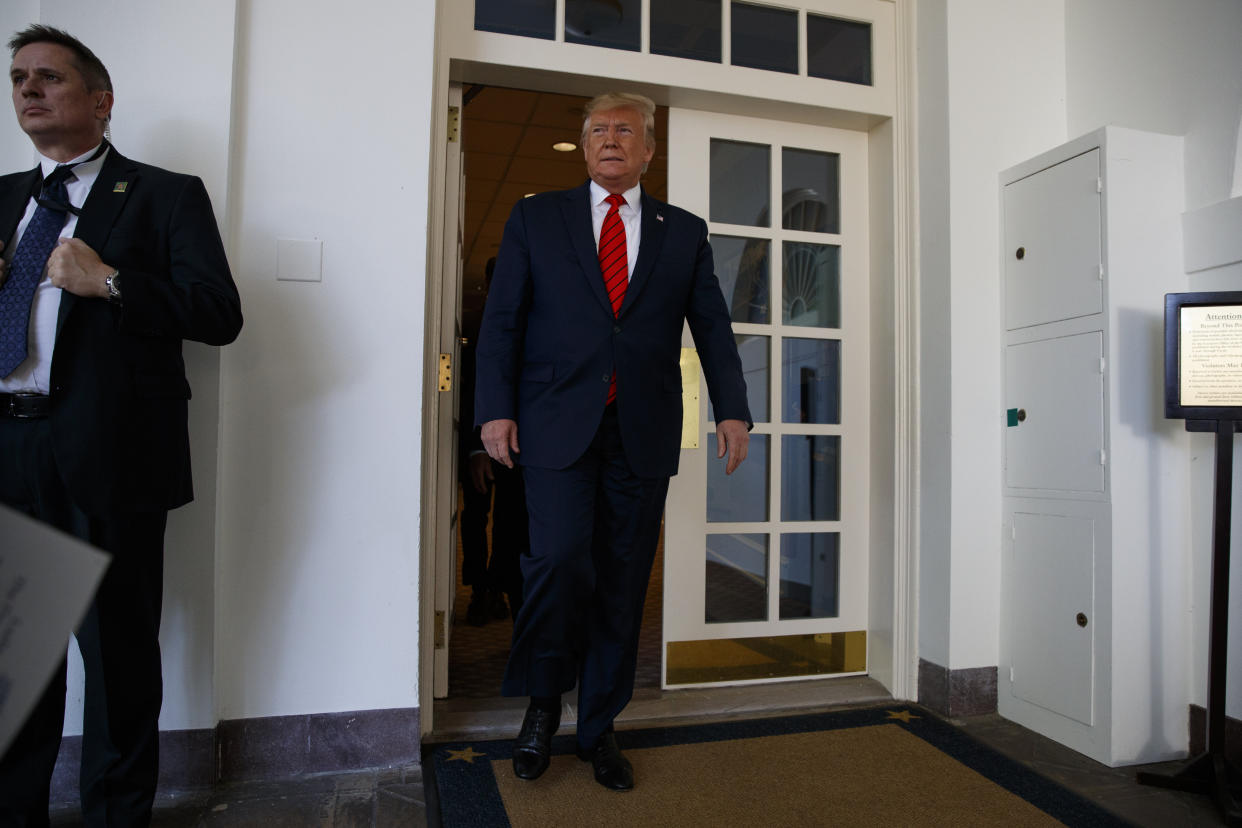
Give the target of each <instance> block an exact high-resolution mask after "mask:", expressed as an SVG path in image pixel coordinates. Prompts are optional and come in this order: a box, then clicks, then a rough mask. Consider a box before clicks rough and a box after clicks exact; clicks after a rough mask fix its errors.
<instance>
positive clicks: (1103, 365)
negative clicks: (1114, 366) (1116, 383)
mask: <svg viewBox="0 0 1242 828" xmlns="http://www.w3.org/2000/svg"><path fill="white" fill-rule="evenodd" d="M1107 365H1108V363H1106V362H1105V361H1104V357H1100V373H1101V374H1103V373H1105V367H1106V366H1107Z"/></svg>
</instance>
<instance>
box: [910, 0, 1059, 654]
mask: <svg viewBox="0 0 1242 828" xmlns="http://www.w3.org/2000/svg"><path fill="white" fill-rule="evenodd" d="M1064 7H1065V3H1064V0H1038V2H1032V0H946V2H944V3H943V4H941V3H937V2H930V3H926V4H922V3H921V4H920V6H919V9H920V11H919V17H920V28H921V29H923V27H924V26H927V27H928V28H927V29H926V30H924V31H921V34H920V47H921V48H923V49H924V50H925V51H926V54H925V55H921V56H920V69H923V68H924V65H925V64H926V65H927V67H928V68H929V70H930V71H932V72H933V73H935V74H933V75H932V76H931V77H929V78H927V79H923V80H921V85H920V142H921V143H920V148H921V154H920V159H919V164H920V171H921V172H920V187H921V188H922V189H921V191H920V202H921V210H922V216H921V222H922V224H921V229H920V233H921V235H922V239H921V245H920V247H921V251H922V252H923V254H924V255H925V256H926V259H925V260H924V261H923V262H922V269H921V272H920V279H921V280H922V282H923V299H924V303H925V304H924V318H923V330H922V338H923V353H924V356H925V367H926V369H927V371H928V372H927V373H925V374H924V376H923V378H922V384H921V389H922V394H923V404H924V406H925V407H927V406H930V408H929V409H928V410H926V411H925V412H924V415H923V426H924V433H923V435H922V443H923V446H924V447H925V452H926V453H925V455H924V458H923V465H924V472H923V498H924V503H923V509H924V514H923V523H924V526H923V533H922V535H923V541H924V543H925V544H929V545H930V548H929V546H928V545H925V546H924V547H923V549H922V560H921V563H920V567H919V577H920V579H921V586H920V596H921V607H920V639H921V640H920V644H921V645H926V647H925V649H923V650H922V651H921V656H922V657H923V658H926V659H928V660H930V661H933V662H936V663H937V664H940V666H943V667H949V668H951V669H961V668H969V667H987V666H995V665H996V664H997V660H998V649H999V637H998V636H999V624H1000V607H999V595H1000V513H1001V512H1000V489H1001V451H1000V449H1001V422H1002V417H1001V415H1002V411H1003V408H1002V405H1001V390H1000V380H1001V366H1000V323H999V321H998V320H999V312H1000V290H999V267H1000V264H999V261H1000V260H999V244H1000V229H999V204H1000V200H999V195H998V179H997V175H998V173H999V172H1000V171H1001V170H1003V169H1005V168H1007V167H1009V166H1012V165H1013V164H1015V163H1017V162H1019V161H1021V160H1023V159H1025V158H1027V157H1029V156H1031V155H1035V154H1036V153H1038V152H1042V151H1043V150H1046V149H1048V148H1050V147H1052V146H1055V145H1056V144H1058V143H1061V142H1062V141H1064V139H1065V137H1066V118H1065V50H1064V21H1065V8H1064ZM940 27H943V34H942V35H941V34H938V33H937V32H936V31H935V30H936V29H937V28H940ZM941 49H943V50H944V54H943V55H940V54H939V50H941ZM941 62H943V69H940V68H939V64H941ZM940 72H943V81H941V80H940V77H939V73H940ZM937 106H942V107H943V111H934V108H935V107H937ZM925 126H930V130H929V134H924V128H925ZM946 306H947V308H946ZM946 309H947V318H945V316H944V311H945V310H946ZM946 341H947V362H946V355H945V350H944V349H945V348H946ZM946 418H947V420H946ZM946 432H947V433H946ZM937 441H943V442H941V443H940V444H939V445H937ZM946 465H947V468H945V467H944V466H946ZM946 479H947V480H948V499H947V501H946V499H945V497H944V490H943V489H940V490H939V491H938V490H937V487H941V486H943V483H944V481H945V480H946ZM946 568H947V571H945V569H946ZM941 659H943V660H941Z"/></svg>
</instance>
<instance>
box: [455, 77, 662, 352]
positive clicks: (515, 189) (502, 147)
mask: <svg viewBox="0 0 1242 828" xmlns="http://www.w3.org/2000/svg"><path fill="white" fill-rule="evenodd" d="M586 102H587V98H581V97H577V96H574V95H559V94H555V93H551V92H532V91H529V90H525V89H506V88H504V87H499V86H479V85H474V86H468V87H466V88H465V89H464V90H463V91H462V110H463V113H462V119H461V131H462V150H463V153H464V166H465V171H466V205H465V206H466V218H465V226H464V228H463V232H462V259H463V265H464V266H463V276H462V330H463V331H467V332H469V331H474V330H477V329H478V319H479V316H480V315H481V314H482V310H483V300H484V298H485V297H486V289H485V287H484V272H485V269H486V266H487V260H488V259H490V258H491V257H493V256H495V255H496V254H497V252H498V251H499V250H500V238H501V235H502V234H503V233H504V226H505V220H506V219H508V217H509V211H510V210H511V209H512V208H513V205H514V204H516V203H517V201H518V200H519V199H521V198H523V197H524V196H526V195H528V194H530V193H540V192H545V191H547V190H565V189H569V188H571V187H576V186H578V185H579V184H581V183H582V182H583V181H585V180H586V162H585V161H584V160H583V156H582V150H581V149H576V150H573V151H572V152H558V151H557V150H554V149H552V145H553V144H554V143H556V142H558V141H569V142H572V143H574V144H577V143H578V142H579V135H580V134H581V132H582V109H583V106H584V105H585V104H586ZM667 123H668V110H667V109H666V108H664V107H658V108H657V109H656V152H655V156H654V157H653V158H652V159H651V164H650V165H649V166H648V168H647V173H646V175H644V176H643V187H644V189H646V190H647V192H649V193H651V194H652V195H653V196H655V197H656V198H659V199H662V200H663V199H665V198H666V193H667V190H668V186H667V179H668V154H667V150H666V148H665V147H664V146H663V145H662V144H661V142H660V140H659V139H660V138H661V137H662V136H664V135H666V134H667V130H666V128H665V127H666V125H667Z"/></svg>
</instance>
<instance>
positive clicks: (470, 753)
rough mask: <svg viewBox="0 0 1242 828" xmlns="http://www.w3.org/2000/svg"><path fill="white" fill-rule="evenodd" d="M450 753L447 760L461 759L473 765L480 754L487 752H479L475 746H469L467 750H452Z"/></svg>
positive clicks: (483, 754)
mask: <svg viewBox="0 0 1242 828" xmlns="http://www.w3.org/2000/svg"><path fill="white" fill-rule="evenodd" d="M448 754H449V755H448V759H446V760H445V761H446V762H454V761H457V760H459V759H460V760H461V761H463V762H469V763H470V764H472V765H473V764H474V760H475V759H478V758H479V757H480V756H486V755H487V754H486V753H479V752H478V751H476V750H475V749H474V748H473V747H468V748H466V749H465V750H450V751H449V752H448Z"/></svg>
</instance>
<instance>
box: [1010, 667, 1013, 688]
mask: <svg viewBox="0 0 1242 828" xmlns="http://www.w3.org/2000/svg"><path fill="white" fill-rule="evenodd" d="M1009 683H1010V684H1013V668H1012V667H1010V668H1009Z"/></svg>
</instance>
